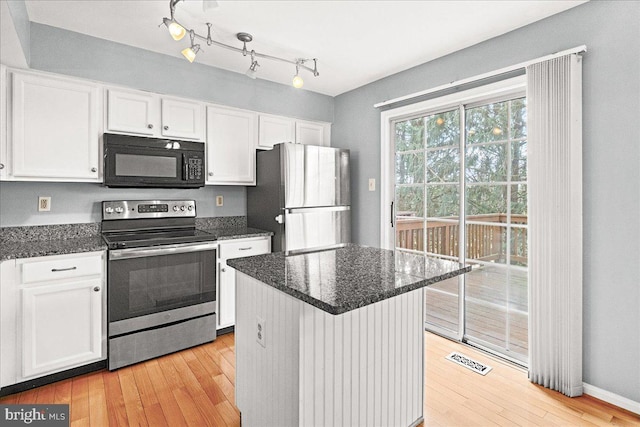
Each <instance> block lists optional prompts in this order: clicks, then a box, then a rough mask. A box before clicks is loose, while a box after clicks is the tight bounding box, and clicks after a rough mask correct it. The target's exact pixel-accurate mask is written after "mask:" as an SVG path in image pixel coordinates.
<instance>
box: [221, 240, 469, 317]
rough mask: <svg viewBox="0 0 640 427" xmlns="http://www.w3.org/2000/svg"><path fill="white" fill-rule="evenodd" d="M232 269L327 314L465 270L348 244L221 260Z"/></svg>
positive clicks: (367, 303) (459, 267)
mask: <svg viewBox="0 0 640 427" xmlns="http://www.w3.org/2000/svg"><path fill="white" fill-rule="evenodd" d="M227 264H228V265H229V266H231V267H233V268H235V269H236V270H238V271H240V272H242V273H245V274H247V275H248V276H251V277H253V278H255V279H257V280H259V281H261V282H263V283H265V284H267V285H269V286H272V287H274V288H276V289H279V290H281V291H283V292H285V293H287V294H289V295H291V296H293V297H295V298H297V299H299V300H302V301H304V302H306V303H309V304H311V305H313V306H314V307H317V308H319V309H321V310H324V311H326V312H328V313H330V314H341V313H345V312H347V311H350V310H355V309H357V308H360V307H364V306H367V305H369V304H373V303H375V302H378V301H382V300H385V299H388V298H391V297H393V296H396V295H400V294H403V293H405V292H410V291H412V290H415V289H418V288H421V287H424V286H428V285H431V284H433V283H436V282H440V281H442V280H446V279H449V278H451V277H455V276H458V275H460V274H464V273H467V272H469V271H471V267H463V266H462V264H459V263H456V262H452V261H446V260H441V259H437V258H424V257H422V256H419V255H413V254H408V253H403V252H397V253H395V254H394V252H393V251H390V250H385V249H378V248H371V247H365V246H358V245H348V246H346V247H344V248H339V249H333V250H327V251H321V252H312V253H307V254H300V255H292V256H285V255H284V253H282V252H277V253H272V254H265V255H257V256H252V257H247V258H238V259H232V260H229V261H227Z"/></svg>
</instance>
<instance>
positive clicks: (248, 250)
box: [217, 237, 271, 329]
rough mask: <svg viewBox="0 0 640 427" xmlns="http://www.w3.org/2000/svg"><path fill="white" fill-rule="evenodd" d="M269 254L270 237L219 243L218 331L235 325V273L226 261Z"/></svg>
mask: <svg viewBox="0 0 640 427" xmlns="http://www.w3.org/2000/svg"><path fill="white" fill-rule="evenodd" d="M269 252H271V237H259V238H253V239H237V240H230V241H227V242H225V241H220V242H219V245H218V253H219V267H218V290H217V295H218V329H221V328H226V327H229V326H233V325H235V323H236V271H235V270H234V269H233V268H231V267H229V266H228V265H227V260H230V259H233V258H242V257H246V256H253V255H260V254H266V253H269Z"/></svg>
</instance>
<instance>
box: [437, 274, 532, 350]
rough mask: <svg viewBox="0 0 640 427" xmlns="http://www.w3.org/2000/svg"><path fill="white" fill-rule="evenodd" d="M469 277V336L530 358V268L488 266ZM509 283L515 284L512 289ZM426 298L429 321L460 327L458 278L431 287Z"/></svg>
mask: <svg viewBox="0 0 640 427" xmlns="http://www.w3.org/2000/svg"><path fill="white" fill-rule="evenodd" d="M507 274H508V275H509V277H507ZM465 280H466V308H465V310H466V320H467V323H466V331H465V333H466V335H467V336H468V337H469V338H476V339H480V340H482V341H486V342H488V343H491V344H493V345H495V346H497V347H499V348H501V349H504V350H505V354H506V355H509V356H513V357H516V358H518V359H520V360H522V357H525V358H526V357H527V351H528V342H527V341H528V335H527V331H528V325H527V323H528V309H527V307H528V303H527V301H528V297H527V273H526V271H522V270H516V269H509V270H508V271H507V269H506V268H500V267H497V266H495V267H494V266H491V265H484V266H481V267H479V268H477V269H474V270H473V271H472V272H470V273H467V274H466V277H465ZM507 283H510V284H511V285H510V286H509V288H508V289H507ZM425 299H426V301H425V303H426V310H425V311H426V321H427V322H428V323H432V324H435V325H438V326H441V327H444V328H447V329H449V330H452V331H457V330H458V279H457V278H454V279H449V280H446V281H444V282H440V283H436V284H435V285H432V286H430V287H428V288H427V292H426V298H425ZM507 308H508V309H507ZM507 316H508V319H509V322H508V331H507ZM514 354H515V355H514ZM525 360H526V359H525Z"/></svg>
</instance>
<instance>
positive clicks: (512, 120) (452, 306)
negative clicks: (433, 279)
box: [393, 98, 528, 364]
mask: <svg viewBox="0 0 640 427" xmlns="http://www.w3.org/2000/svg"><path fill="white" fill-rule="evenodd" d="M393 128H394V139H395V141H394V143H395V150H394V152H395V201H394V205H395V212H394V215H395V247H396V250H398V251H410V252H414V253H421V254H424V255H425V256H435V257H440V258H443V259H449V260H454V261H458V262H465V263H467V264H471V265H473V267H474V268H473V271H472V272H471V273H468V274H466V275H465V276H463V277H460V278H454V279H449V280H447V281H444V282H440V283H438V284H435V285H433V286H430V287H428V288H427V290H426V297H425V304H426V319H425V321H426V327H427V329H429V330H432V331H434V332H437V333H440V334H443V335H446V336H449V337H451V338H454V339H457V340H464V341H467V342H470V343H473V344H475V345H478V346H481V347H484V348H486V349H488V350H490V351H494V352H497V353H499V354H500V355H502V356H505V357H507V358H510V359H512V360H515V361H518V362H520V363H525V364H526V361H527V311H528V310H527V211H526V207H527V198H526V194H527V186H526V155H527V152H526V103H525V99H524V98H509V99H499V100H494V101H491V102H477V103H475V104H469V105H458V106H457V107H456V108H448V109H443V110H442V111H434V112H430V113H428V114H422V115H419V116H417V117H413V118H409V119H405V120H399V121H396V122H394V123H393Z"/></svg>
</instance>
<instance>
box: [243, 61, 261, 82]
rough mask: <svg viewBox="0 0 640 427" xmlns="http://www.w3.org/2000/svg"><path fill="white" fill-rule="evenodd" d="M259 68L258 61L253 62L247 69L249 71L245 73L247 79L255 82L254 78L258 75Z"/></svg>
mask: <svg viewBox="0 0 640 427" xmlns="http://www.w3.org/2000/svg"><path fill="white" fill-rule="evenodd" d="M259 66H260V64H258V61H256V60H253V61H252V62H251V66H250V67H249V69H248V70H247V72H246V73H245V74H246V75H247V76H248V77H249V78H252V79H254V80H255V78H256V74H258V70H257V68H258V67H259Z"/></svg>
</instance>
